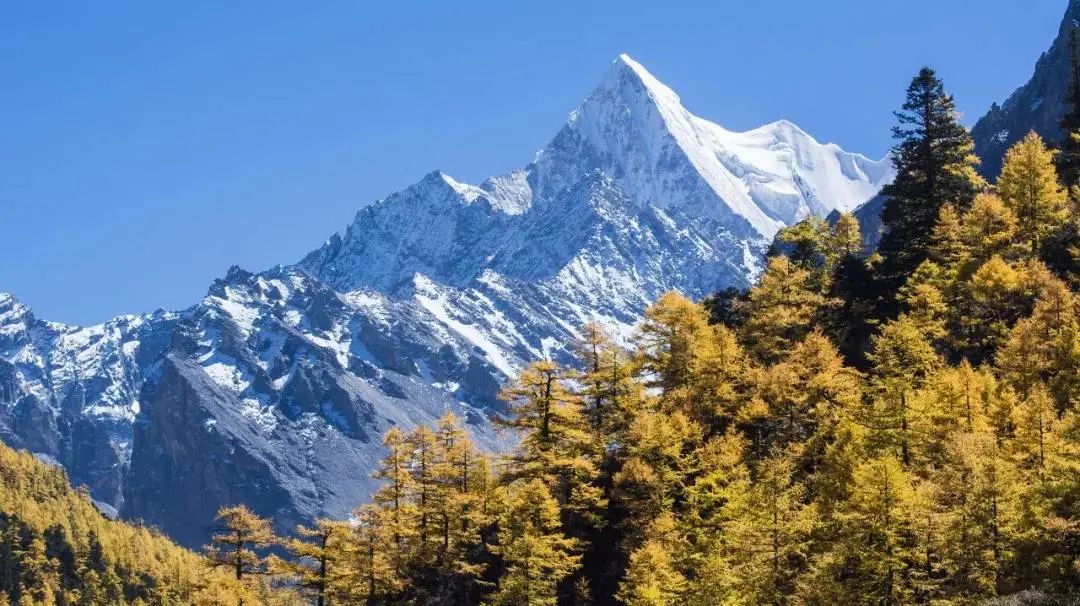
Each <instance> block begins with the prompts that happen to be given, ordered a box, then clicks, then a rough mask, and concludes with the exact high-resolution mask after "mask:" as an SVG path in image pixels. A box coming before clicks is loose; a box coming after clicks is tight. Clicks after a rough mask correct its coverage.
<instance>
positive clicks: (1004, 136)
mask: <svg viewBox="0 0 1080 606" xmlns="http://www.w3.org/2000/svg"><path fill="white" fill-rule="evenodd" d="M1078 27H1080V0H1070V2H1069V7H1068V9H1067V10H1066V11H1065V18H1064V19H1063V20H1062V22H1061V27H1060V28H1059V29H1058V35H1057V38H1055V39H1054V43H1053V44H1052V45H1050V49H1049V50H1047V51H1046V52H1045V53H1043V55H1042V57H1040V58H1039V61H1038V63H1036V64H1035V74H1034V75H1032V77H1031V80H1029V81H1028V83H1027V84H1025V85H1023V86H1021V87H1020V88H1018V89H1016V91H1015V92H1013V94H1012V95H1010V96H1009V98H1008V99H1006V100H1005V103H1004V104H1003V105H1000V106H999V105H998V104H996V103H995V104H994V106H993V107H991V108H990V111H989V112H988V113H987V114H986V115H985V116H983V117H982V118H980V119H979V121H978V122H976V123H975V127H974V128H972V131H971V134H972V136H974V138H975V153H976V155H978V156H979V158H981V159H982V165H981V167H980V169H979V171H980V172H981V173H982V174H983V176H984V177H986V178H988V179H990V180H994V179H997V176H998V173H1000V172H1001V163H1002V158H1003V156H1004V155H1005V151H1006V150H1008V149H1009V148H1010V147H1012V146H1013V144H1014V143H1016V142H1017V141H1019V140H1020V139H1023V138H1024V135H1027V134H1028V133H1029V132H1031V131H1035V132H1037V133H1039V135H1040V136H1041V137H1042V138H1044V139H1046V140H1047V141H1053V142H1057V141H1060V140H1061V137H1062V133H1061V127H1060V125H1059V123H1060V122H1061V118H1062V117H1063V116H1064V115H1065V111H1066V99H1067V96H1068V90H1069V80H1070V73H1071V70H1072V59H1071V57H1072V53H1073V52H1074V49H1075V48H1076V47H1075V43H1074V41H1073V37H1074V36H1076V35H1077V34H1076V31H1077V28H1078Z"/></svg>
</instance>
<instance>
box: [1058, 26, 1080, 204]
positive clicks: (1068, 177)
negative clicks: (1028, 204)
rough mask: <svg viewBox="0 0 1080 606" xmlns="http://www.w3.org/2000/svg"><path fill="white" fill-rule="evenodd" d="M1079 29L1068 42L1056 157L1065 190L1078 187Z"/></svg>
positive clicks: (1079, 131)
mask: <svg viewBox="0 0 1080 606" xmlns="http://www.w3.org/2000/svg"><path fill="white" fill-rule="evenodd" d="M1078 38H1080V28H1073V31H1072V37H1071V40H1070V42H1069V48H1070V52H1069V55H1070V60H1071V62H1072V63H1071V66H1072V69H1071V72H1070V74H1071V75H1070V80H1069V96H1068V98H1067V99H1066V103H1067V107H1068V110H1067V111H1066V112H1065V116H1064V117H1063V118H1062V119H1061V132H1062V133H1063V136H1062V138H1061V150H1060V151H1059V152H1058V156H1057V165H1058V166H1057V168H1058V176H1059V177H1060V178H1061V184H1062V185H1064V186H1065V187H1066V188H1067V189H1069V190H1070V192H1071V190H1072V188H1074V187H1077V186H1080V139H1078V138H1077V137H1078V136H1080V57H1078V56H1077V42H1078V41H1080V40H1078Z"/></svg>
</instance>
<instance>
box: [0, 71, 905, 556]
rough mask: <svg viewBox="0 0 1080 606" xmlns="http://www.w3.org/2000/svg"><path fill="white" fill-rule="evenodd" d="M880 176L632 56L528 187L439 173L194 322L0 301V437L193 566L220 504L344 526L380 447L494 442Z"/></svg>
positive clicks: (848, 204)
mask: <svg viewBox="0 0 1080 606" xmlns="http://www.w3.org/2000/svg"><path fill="white" fill-rule="evenodd" d="M891 178H892V172H891V167H890V166H889V164H888V163H887V162H885V161H871V160H868V159H867V158H865V157H863V156H860V155H858V154H851V153H848V152H845V151H843V150H841V149H839V148H838V147H836V146H835V145H831V144H821V143H818V142H817V141H815V140H814V139H813V138H812V137H810V136H809V135H807V134H806V133H805V132H803V131H801V130H799V129H798V127H796V126H795V125H793V124H791V123H789V122H786V121H780V122H776V123H773V124H770V125H766V126H764V127H761V128H758V129H755V130H752V131H748V132H745V133H736V132H731V131H728V130H726V129H724V128H722V127H720V126H718V125H716V124H713V123H711V122H708V121H706V120H703V119H701V118H698V117H696V116H694V115H692V114H690V113H689V112H688V111H687V110H686V109H685V108H683V106H682V104H681V102H680V100H679V97H678V96H677V95H676V94H675V93H674V92H673V91H672V90H671V89H670V88H668V87H667V86H665V85H663V84H662V83H660V82H659V81H658V80H656V78H654V77H653V76H652V75H651V74H649V73H648V72H647V71H646V70H645V69H644V68H643V67H642V66H640V65H639V64H637V63H635V62H634V61H633V60H632V59H630V58H629V57H626V56H623V57H620V58H619V59H618V60H617V61H616V62H615V63H614V64H613V65H612V67H611V68H610V69H609V71H608V73H607V74H606V76H605V77H604V79H603V81H602V82H601V84H600V85H599V86H598V87H597V88H596V89H595V90H594V91H593V92H592V93H591V94H590V95H589V96H588V97H587V98H586V100H585V101H584V102H583V103H582V105H581V106H580V107H579V108H578V109H577V110H576V111H574V112H573V113H572V114H571V116H570V118H569V120H568V121H567V123H566V125H565V126H563V128H562V129H561V130H560V131H559V132H558V134H557V135H556V136H555V137H554V139H553V140H552V142H551V143H550V144H549V145H548V146H547V147H545V148H544V149H543V150H541V151H540V152H539V153H538V154H537V155H536V158H535V160H534V161H533V162H532V163H531V164H529V165H528V166H526V167H525V168H524V169H522V170H519V171H515V172H512V173H509V174H507V175H502V176H499V177H494V178H492V179H489V180H487V181H485V182H484V183H482V184H480V185H468V184H464V183H460V182H458V181H456V180H454V179H453V178H451V177H449V176H447V175H445V174H443V173H440V172H434V173H431V174H429V175H427V176H426V177H424V178H423V179H421V180H420V181H419V182H418V183H416V184H415V185H412V186H410V187H408V188H406V189H404V190H402V191H400V192H398V193H395V194H392V195H390V196H388V197H387V198H385V199H383V200H381V201H379V202H376V203H375V204H373V205H370V206H368V207H365V208H364V209H363V210H361V211H360V212H359V213H357V215H356V218H355V220H354V221H353V222H352V224H350V225H349V226H348V228H347V229H346V230H345V231H344V232H343V233H342V234H340V235H335V236H333V237H332V238H331V239H330V240H328V241H327V242H326V243H325V244H324V245H323V246H322V247H320V248H318V249H316V250H315V251H313V252H312V253H311V254H309V255H307V256H306V257H305V258H304V259H303V260H302V261H300V262H299V263H298V264H297V265H295V266H288V267H278V268H274V269H271V270H268V271H265V272H262V273H258V274H253V273H249V272H246V271H243V270H240V269H238V268H234V269H232V270H230V271H229V273H228V274H227V275H226V276H225V277H224V278H223V279H221V280H218V281H216V282H215V283H214V284H213V285H212V286H211V287H210V289H209V292H208V293H207V295H206V297H204V298H203V299H202V300H201V301H200V302H199V303H197V304H196V305H194V306H192V307H191V308H189V309H186V310H183V311H180V312H156V313H153V314H147V315H142V316H125V317H121V318H117V319H115V320H112V321H110V322H107V323H105V324H102V325H99V326H92V327H75V326H67V325H63V324H58V323H52V322H46V321H42V320H40V319H38V318H36V317H35V316H34V315H33V313H32V312H31V310H29V309H28V308H26V307H25V306H24V305H22V304H20V303H19V302H18V301H17V300H15V299H14V298H13V297H11V296H9V295H0V439H2V440H3V441H5V442H7V443H9V444H12V445H14V446H16V447H22V448H27V449H30V450H32V451H34V452H38V453H41V454H42V455H47V456H49V457H51V458H53V459H55V460H57V461H59V462H60V463H62V464H63V465H65V466H66V467H67V469H68V470H69V472H70V474H71V476H72V478H73V480H74V481H75V482H76V483H79V484H86V485H88V486H89V487H90V489H91V491H92V493H93V494H94V496H95V498H97V499H98V500H100V501H102V502H104V503H108V504H110V505H112V506H115V507H116V508H117V509H118V510H119V511H120V513H121V514H122V515H124V516H126V517H129V518H141V519H143V520H145V521H147V522H149V523H152V524H155V525H158V526H160V527H161V528H162V529H163V530H165V531H166V532H168V533H169V534H171V535H172V536H174V537H176V538H177V539H179V540H180V541H182V542H184V543H185V544H188V545H192V546H196V545H199V544H201V543H202V542H203V541H205V539H206V529H207V526H208V524H209V522H210V520H211V518H212V517H213V514H214V512H215V510H216V509H217V507H219V506H221V505H223V504H232V503H238V502H243V503H247V504H248V505H250V506H251V507H252V508H254V509H255V510H256V511H258V512H260V513H263V514H267V515H273V516H274V517H275V519H276V520H278V521H279V523H281V524H282V526H283V528H282V530H285V529H287V527H289V526H292V525H294V524H295V523H297V522H301V521H305V520H310V519H312V518H313V517H315V516H318V515H327V516H343V515H345V514H346V513H347V512H348V511H349V510H350V509H351V508H352V507H353V506H355V505H356V504H357V503H359V502H360V501H362V500H363V499H365V498H366V497H367V496H368V494H369V493H370V492H371V490H372V489H373V488H374V482H373V481H372V480H371V478H370V472H371V470H372V469H373V468H374V466H375V465H376V463H377V461H378V460H379V458H380V457H381V456H382V448H381V445H380V438H381V435H382V434H383V433H384V432H385V431H386V430H387V429H388V428H390V427H392V426H401V427H405V428H408V427H411V426H413V425H415V424H417V423H432V422H433V421H434V420H435V419H436V418H437V417H438V416H440V415H441V414H443V413H444V412H445V411H447V410H451V411H454V412H455V413H457V414H458V415H459V416H463V417H464V418H465V419H466V420H467V422H468V423H469V426H470V428H471V429H472V431H473V433H474V435H475V437H476V438H477V440H478V441H479V442H480V443H481V444H482V445H484V446H485V447H488V448H498V447H502V446H505V445H506V443H507V442H508V441H509V440H512V437H511V436H501V435H498V434H496V433H495V432H494V431H493V430H492V429H490V428H489V425H488V423H487V418H488V415H490V414H491V413H492V412H497V411H498V410H499V408H500V404H499V402H498V400H497V398H496V394H497V393H498V390H499V388H500V386H501V385H502V384H503V383H504V382H505V380H506V379H507V378H508V377H511V376H513V375H514V374H516V372H517V371H518V370H519V369H521V368H522V367H523V366H524V365H525V364H527V363H528V361H530V360H533V359H536V358H542V357H549V358H558V359H565V358H566V357H567V355H568V354H567V344H568V343H570V342H572V340H573V339H574V338H575V337H576V336H577V332H578V330H579V328H580V327H581V326H582V325H583V324H585V323H586V322H589V321H597V322H599V323H600V324H602V325H604V326H606V327H607V328H608V329H609V330H610V331H611V332H612V333H613V334H614V335H615V336H616V338H618V339H622V340H625V339H627V338H628V337H629V335H630V334H631V332H632V329H633V326H634V324H635V323H636V322H637V321H638V320H639V319H640V317H641V314H642V312H643V310H644V308H645V306H646V305H648V304H649V303H650V302H651V301H653V300H654V299H655V298H657V297H658V296H659V295H660V294H662V293H663V292H665V291H668V290H673V289H674V290H680V291H682V292H683V293H685V294H688V295H690V296H693V297H702V296H704V295H706V294H709V293H711V292H714V291H716V290H718V289H720V288H723V287H726V286H732V285H735V286H745V285H748V284H749V283H750V281H751V280H752V279H753V277H754V275H755V274H756V272H757V271H759V268H760V265H761V255H762V253H763V252H764V250H765V249H766V247H767V245H768V242H769V241H770V240H771V238H772V236H773V235H774V234H775V232H776V231H777V230H778V229H779V228H780V227H782V226H784V225H788V224H791V223H793V222H795V221H798V220H800V219H802V218H804V217H806V216H808V215H810V214H818V215H825V214H827V213H828V212H830V211H834V210H850V209H851V208H854V207H855V206H857V205H858V204H860V203H861V202H863V201H865V200H866V199H868V198H870V197H871V196H873V195H874V194H875V193H876V192H877V191H878V189H879V188H880V187H881V186H882V185H883V184H884V183H887V182H888V181H889V180H890V179H891Z"/></svg>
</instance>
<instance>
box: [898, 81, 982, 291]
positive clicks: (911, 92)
mask: <svg viewBox="0 0 1080 606" xmlns="http://www.w3.org/2000/svg"><path fill="white" fill-rule="evenodd" d="M896 118H897V121H898V124H897V126H895V127H894V128H893V138H894V139H896V141H897V143H896V146H895V147H893V163H894V164H895V166H896V171H897V175H896V179H895V180H894V181H893V182H892V183H891V184H890V185H888V186H886V187H885V188H884V189H883V190H882V194H883V195H885V196H887V197H888V199H887V200H886V202H885V207H884V209H883V211H882V217H881V220H882V223H883V226H884V229H885V232H884V234H883V236H882V239H881V242H880V244H879V246H878V252H879V253H880V254H881V256H882V257H883V261H882V264H881V267H880V276H881V277H882V278H883V279H884V280H885V282H886V284H887V287H886V293H885V294H886V296H887V297H888V295H889V294H890V293H895V292H896V290H897V289H899V288H900V286H901V285H902V284H903V282H904V281H905V280H906V279H907V277H908V276H909V275H910V274H911V273H912V272H913V271H915V268H917V267H918V266H919V265H920V264H921V263H922V262H923V261H924V260H926V258H927V257H928V256H929V254H930V250H931V247H932V244H933V238H932V236H933V231H934V226H935V224H936V223H937V220H938V217H939V216H940V213H941V208H942V206H944V205H945V204H953V205H955V206H956V207H957V208H958V209H960V210H961V211H963V210H966V209H967V207H968V205H970V204H971V201H972V200H973V199H974V197H975V193H976V192H977V191H978V189H979V187H980V180H979V178H978V176H977V174H976V173H975V165H976V164H977V162H978V160H977V159H976V158H975V157H974V155H973V153H972V150H973V148H974V144H973V142H972V140H971V135H970V134H969V133H968V131H967V129H966V128H964V127H963V126H962V125H960V123H959V122H957V114H956V107H955V103H954V102H953V98H952V96H951V95H949V94H947V93H946V92H945V87H944V85H943V84H942V82H941V80H940V79H939V78H938V77H937V74H935V73H934V70H932V69H930V68H925V67H924V68H923V69H922V70H921V71H920V72H919V75H918V76H916V77H915V78H914V79H913V80H912V81H911V85H910V86H909V87H908V89H907V98H906V100H905V102H904V105H903V107H902V108H901V110H900V111H899V112H896ZM884 303H885V305H886V309H888V310H895V306H893V304H892V301H889V300H886V301H885V302H884Z"/></svg>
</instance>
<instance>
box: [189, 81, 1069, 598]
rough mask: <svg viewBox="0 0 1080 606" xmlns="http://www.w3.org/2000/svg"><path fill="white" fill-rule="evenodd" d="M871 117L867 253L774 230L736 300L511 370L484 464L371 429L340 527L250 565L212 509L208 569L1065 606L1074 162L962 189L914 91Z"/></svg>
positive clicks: (1044, 164) (386, 584)
mask: <svg viewBox="0 0 1080 606" xmlns="http://www.w3.org/2000/svg"><path fill="white" fill-rule="evenodd" d="M1071 115H1072V116H1073V118H1075V116H1076V115H1077V110H1076V109H1074V110H1073V113H1072V114H1071ZM898 120H899V123H898V125H897V128H896V129H895V130H894V132H895V136H896V138H897V145H896V147H895V149H894V161H895V164H896V168H897V170H898V176H897V179H896V181H895V182H894V183H893V184H892V185H890V186H889V187H888V188H887V191H886V192H885V193H886V194H887V195H888V201H887V202H886V206H885V210H884V214H883V221H884V224H885V229H886V232H885V237H884V239H883V240H882V244H881V247H880V249H879V250H878V251H877V252H874V253H872V254H867V251H864V250H862V249H861V238H860V234H859V230H858V224H857V222H856V221H855V220H854V219H853V218H852V217H851V216H850V215H843V216H841V217H840V219H839V221H837V222H836V223H835V225H832V226H829V225H828V224H826V223H825V222H824V221H822V220H819V219H811V220H807V221H805V222H803V223H800V224H798V225H796V226H794V227H791V228H788V229H785V230H783V231H781V233H780V234H779V235H778V237H777V242H776V245H775V246H774V251H775V253H774V254H773V256H771V257H770V259H769V261H768V266H767V269H766V271H765V272H764V274H763V275H762V277H761V278H760V280H759V282H758V283H757V285H756V286H755V287H754V288H752V289H751V290H749V291H748V292H745V293H742V292H736V291H727V292H724V293H720V294H719V295H717V296H715V297H712V298H710V299H708V300H706V301H705V302H703V304H702V303H694V302H692V301H690V300H688V299H686V298H684V297H682V296H681V295H679V294H676V293H669V294H667V295H664V296H663V297H661V298H660V299H659V300H658V301H656V303H655V304H654V305H653V306H652V307H651V308H649V310H648V311H647V314H646V316H647V317H646V320H645V321H644V322H643V323H642V324H641V325H640V326H639V328H638V331H637V333H636V336H635V338H634V342H633V347H631V348H629V349H626V348H622V347H619V346H617V345H615V344H614V343H613V341H612V340H611V339H609V338H608V337H607V336H606V335H604V334H603V332H602V330H601V329H599V328H598V327H597V326H594V325H590V326H587V327H585V328H584V329H583V331H582V334H583V338H582V339H581V340H580V341H578V342H576V343H573V344H572V345H573V347H574V349H575V351H576V352H577V364H576V365H573V366H569V367H564V366H560V365H557V364H555V363H553V362H549V361H540V362H536V363H534V364H533V365H532V366H530V367H529V368H528V369H527V370H526V371H524V372H523V373H522V374H521V375H520V376H519V377H518V379H517V380H516V382H514V383H513V384H512V385H511V386H509V387H508V388H507V389H505V390H504V392H503V394H502V398H503V399H504V400H505V401H506V403H507V405H508V410H509V412H508V414H507V415H506V416H505V417H504V418H503V419H502V421H501V423H502V424H503V425H504V426H505V427H507V428H508V429H511V430H513V431H516V432H518V434H519V435H520V436H521V442H520V445H519V447H518V448H517V449H516V450H515V451H514V452H512V453H507V454H505V455H497V456H489V455H485V454H482V453H481V452H480V451H479V450H478V449H477V448H476V447H475V446H474V445H473V443H472V442H471V441H470V439H469V437H468V433H467V432H466V430H465V429H463V427H462V425H461V424H459V423H458V421H457V420H456V419H455V418H454V417H453V416H452V415H451V416H447V417H446V418H444V419H443V420H442V421H441V422H440V423H439V424H438V425H437V426H436V427H431V428H426V427H421V428H419V429H416V430H414V431H412V432H409V433H405V432H403V431H400V430H396V429H394V430H391V431H390V432H389V433H387V434H386V436H385V438H384V443H385V446H386V447H387V449H388V452H389V455H388V456H387V458H386V459H385V460H384V461H383V463H382V465H381V467H380V468H379V470H378V471H377V472H376V477H377V478H378V479H380V480H381V481H382V483H383V484H382V488H381V489H380V490H379V491H378V492H377V493H376V495H375V496H374V498H373V500H372V502H371V503H369V504H366V505H362V506H360V507H359V508H358V509H357V510H356V511H355V514H354V516H353V519H352V520H350V521H349V522H330V521H324V522H321V523H319V524H318V525H316V527H315V528H310V529H308V528H302V529H299V534H298V538H297V539H291V540H287V541H284V543H283V546H284V552H286V553H288V554H290V556H289V557H286V558H279V557H270V558H263V557H262V556H263V555H265V554H264V552H263V551H262V550H261V548H263V547H264V546H265V545H268V544H270V543H271V542H273V541H275V539H274V538H273V537H271V536H270V534H269V525H268V522H267V521H266V520H261V519H259V518H257V517H255V516H253V515H251V514H250V513H249V512H246V511H243V510H236V509H227V510H224V511H223V512H222V515H221V517H220V520H221V521H222V522H224V523H225V527H226V528H229V529H232V530H231V531H230V532H225V533H222V534H221V535H219V536H218V537H217V542H216V544H215V546H214V547H213V549H212V550H211V556H212V559H213V560H214V561H217V562H223V563H231V565H232V566H233V567H234V568H235V570H237V577H240V578H243V579H249V578H256V577H255V575H256V574H276V575H278V578H279V579H281V580H282V581H283V582H286V583H288V584H290V586H292V587H294V588H297V589H299V590H300V591H301V592H302V593H304V594H306V595H307V596H308V598H309V599H311V600H312V601H315V602H317V603H318V604H462V605H465V604H479V603H487V604H499V605H507V606H509V605H514V606H519V605H548V604H566V605H570V604H575V605H576V604H626V605H630V606H646V605H656V606H659V605H715V604H747V605H749V604H822V605H826V604H916V603H925V604H929V603H933V604H970V603H979V602H981V601H983V600H989V599H993V598H995V597H997V596H1013V597H1012V598H1011V599H1012V600H1013V601H1014V603H1050V604H1053V603H1071V602H1069V599H1070V598H1069V597H1068V596H1070V595H1072V594H1075V593H1077V592H1078V591H1080V410H1078V407H1080V297H1078V295H1077V289H1078V287H1080V271H1078V268H1080V236H1078V233H1080V213H1078V212H1077V199H1078V195H1080V189H1078V187H1077V186H1078V184H1080V172H1078V169H1077V165H1078V163H1077V162H1076V160H1075V158H1076V157H1078V156H1077V150H1078V149H1080V138H1076V137H1074V138H1071V139H1069V140H1068V141H1065V142H1064V143H1063V151H1061V152H1060V153H1057V154H1056V153H1055V152H1052V151H1049V150H1048V149H1047V145H1046V142H1044V141H1042V140H1041V139H1040V138H1039V137H1038V136H1037V135H1035V134H1032V135H1030V136H1028V137H1027V138H1025V139H1024V140H1022V141H1021V142H1020V143H1018V144H1016V145H1015V146H1014V147H1013V148H1012V149H1011V150H1009V151H1008V153H1007V155H1006V157H1005V158H1004V168H1003V170H1002V174H1001V176H1000V178H999V180H998V181H997V183H996V185H994V186H991V185H989V184H987V183H986V182H985V181H983V180H982V179H981V178H980V177H979V176H978V174H977V172H976V171H975V167H976V165H977V162H978V159H977V158H975V156H974V155H973V154H972V141H971V138H970V135H969V133H968V131H966V130H965V129H964V128H962V127H961V126H959V125H958V124H957V122H956V112H955V110H954V105H953V100H952V98H951V97H950V96H949V95H948V94H947V93H946V92H945V90H944V87H943V85H942V83H941V82H940V80H938V78H937V77H936V75H935V74H934V72H933V71H931V70H929V69H924V70H922V71H921V72H920V73H919V75H918V76H917V77H916V78H915V79H914V80H913V81H912V83H911V86H910V87H909V89H908V91H907V99H906V102H905V104H904V105H903V107H902V109H901V111H900V112H899V113H898ZM1055 156H1056V157H1055ZM1059 168H1060V170H1059ZM241 572H243V574H241ZM1025 601H1027V602H1025Z"/></svg>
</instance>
